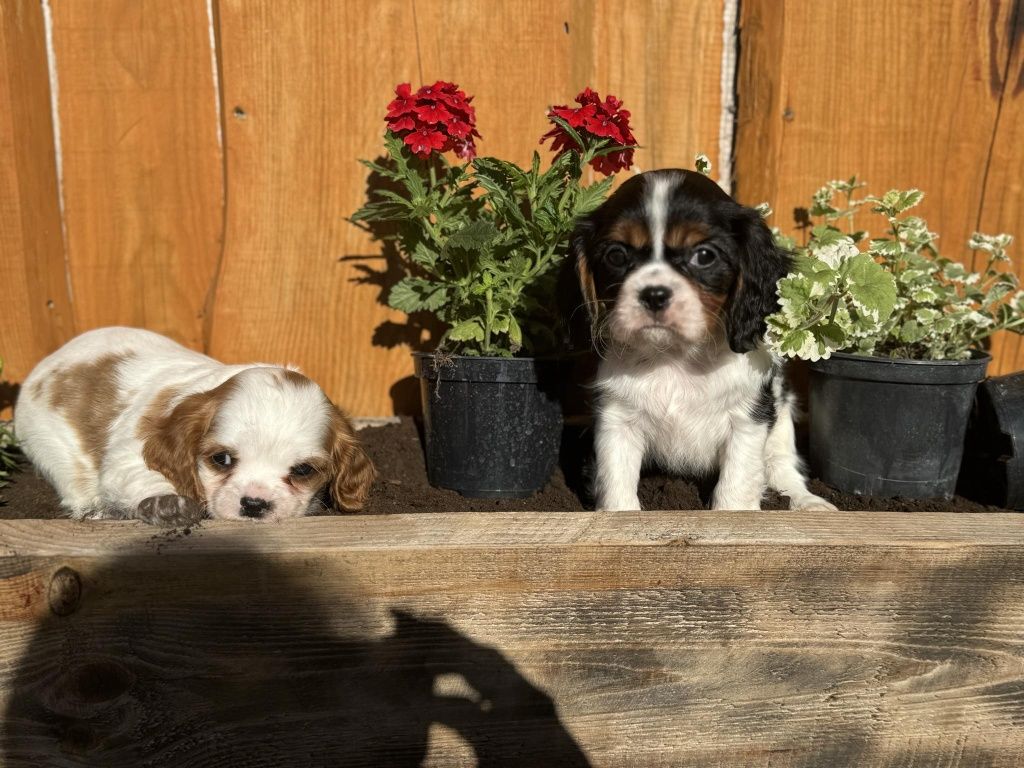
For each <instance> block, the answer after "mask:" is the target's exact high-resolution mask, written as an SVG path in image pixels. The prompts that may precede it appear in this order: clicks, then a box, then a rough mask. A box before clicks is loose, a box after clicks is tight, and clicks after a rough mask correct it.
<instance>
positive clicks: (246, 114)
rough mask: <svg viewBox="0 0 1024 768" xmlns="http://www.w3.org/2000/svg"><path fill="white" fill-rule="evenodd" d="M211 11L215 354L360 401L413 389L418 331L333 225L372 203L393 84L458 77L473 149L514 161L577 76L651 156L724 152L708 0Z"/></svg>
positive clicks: (714, 23)
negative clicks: (223, 176) (217, 269)
mask: <svg viewBox="0 0 1024 768" xmlns="http://www.w3.org/2000/svg"><path fill="white" fill-rule="evenodd" d="M219 15H220V39H221V47H222V50H221V57H222V62H223V70H224V82H223V88H224V96H225V104H226V105H227V114H228V117H227V133H226V144H227V147H228V155H227V190H228V221H227V241H226V251H225V257H224V263H223V270H222V273H221V278H220V281H219V284H218V287H217V292H216V298H215V302H214V316H213V323H212V336H211V347H210V351H211V352H212V353H213V354H214V355H215V356H220V357H224V358H226V359H229V360H251V359H265V360H273V361H281V360H287V361H290V362H294V363H297V364H299V365H300V366H301V367H302V368H303V369H304V370H305V371H306V372H307V373H308V374H310V375H311V376H313V377H314V378H315V379H316V380H317V381H319V382H320V383H321V384H322V385H323V386H324V387H325V389H326V390H327V392H328V393H329V394H330V395H331V396H332V397H333V398H335V399H336V400H337V401H338V402H339V403H340V404H341V405H342V406H344V407H345V408H346V409H347V410H349V411H350V412H352V413H357V414H361V415H381V414H390V413H392V412H395V411H396V410H397V411H399V412H409V411H414V410H415V409H416V403H417V402H418V394H417V393H416V390H415V387H414V386H413V387H410V385H411V384H412V382H411V381H410V378H409V377H410V374H411V372H412V362H411V360H410V358H409V351H410V348H411V347H414V346H417V345H419V344H420V343H421V341H422V340H423V337H422V336H421V334H420V332H419V330H418V329H410V328H409V327H408V326H407V325H406V323H405V318H404V316H403V315H402V314H400V313H397V312H392V311H389V310H387V309H385V308H384V307H382V306H381V304H380V302H381V300H382V298H383V297H384V296H385V295H386V294H385V291H384V290H382V288H381V285H380V281H381V280H382V279H383V280H385V281H387V280H389V279H392V278H394V274H393V273H391V274H386V269H385V265H384V262H383V260H382V259H380V258H378V255H379V254H380V247H379V245H377V244H374V243H372V242H370V241H369V239H368V238H367V237H366V236H365V235H364V234H363V233H362V232H360V231H359V230H357V229H356V228H355V227H354V226H352V225H351V224H349V223H347V222H346V221H345V220H344V217H345V216H347V215H349V214H350V213H351V212H353V211H354V210H355V209H356V208H357V207H358V206H359V205H360V204H361V203H362V201H363V200H364V199H365V195H366V173H365V171H364V170H363V169H362V168H361V167H360V166H358V165H357V164H356V162H355V159H356V158H359V157H366V158H368V157H375V156H377V155H378V154H379V153H380V151H381V149H382V144H381V136H382V129H383V122H382V119H381V118H382V115H383V112H384V107H385V105H386V104H387V102H388V100H389V99H390V98H391V94H392V89H393V88H394V85H395V84H396V83H398V82H402V81H408V82H412V83H413V84H418V83H420V82H433V81H434V80H436V79H446V80H452V81H456V82H458V83H459V84H460V85H461V86H462V87H463V88H464V89H465V90H466V91H467V92H468V93H470V94H474V95H475V96H476V101H475V106H476V107H477V113H478V119H479V128H480V132H481V133H482V134H483V140H482V141H481V142H479V148H480V151H481V153H484V154H495V155H498V156H502V157H507V158H510V159H514V160H517V161H520V162H526V161H527V160H528V159H529V157H530V154H531V153H532V151H533V150H534V149H535V148H537V146H538V145H537V142H538V140H539V138H540V136H541V135H542V134H543V133H544V131H545V130H546V127H545V125H546V121H545V118H544V113H545V110H546V108H547V107H548V106H549V105H551V104H553V103H565V102H568V101H571V100H572V97H573V96H574V95H575V94H576V93H577V92H578V91H579V90H580V89H581V88H582V87H583V86H584V85H587V84H590V85H592V86H594V87H595V88H597V89H599V90H600V91H601V92H602V93H604V92H607V91H609V90H610V91H612V92H614V93H615V94H616V95H618V96H619V97H621V98H622V99H624V100H625V102H626V104H627V105H628V107H629V109H630V110H631V111H632V112H633V114H634V123H635V124H636V127H637V130H636V133H637V135H638V136H639V137H640V139H641V141H642V143H643V144H645V146H648V147H649V149H647V150H645V151H644V152H641V153H639V154H638V158H639V160H640V162H641V164H642V165H643V166H644V167H653V165H655V164H688V163H689V162H690V161H691V160H692V156H693V154H694V153H695V152H696V151H697V150H699V149H704V150H706V151H709V152H711V154H712V155H715V154H716V148H717V140H718V139H717V136H718V116H719V110H718V108H717V106H716V105H717V103H718V98H719V97H718V72H719V68H720V60H721V2H720V0H715V1H711V0H707V1H706V2H697V3H683V4H679V3H664V2H653V1H652V2H644V3H631V4H629V12H628V14H627V12H626V4H624V3H622V2H601V3H597V4H594V3H584V2H568V1H567V0H560V1H559V2H543V1H542V0H529V1H528V2H505V1H502V2H490V3H486V4H481V3H476V2H470V1H469V0H460V1H459V2H440V0H416V2H410V1H409V0H402V1H401V2H399V1H398V0H395V1H393V2H380V3H373V4H359V3H330V2H309V3H302V4H301V5H291V6H286V5H282V4H280V3H272V2H266V1H264V2H241V0H224V1H223V2H221V3H220V14H219ZM625 15H628V16H629V17H630V19H631V20H630V22H629V23H628V24H623V23H621V21H622V19H623V17H624V16H625ZM270 38H273V40H274V44H273V45H267V44H266V40H268V39H270ZM676 46H681V47H685V48H686V49H687V54H686V55H680V54H679V48H678V47H676ZM676 78H681V79H682V80H684V81H686V82H687V83H688V85H687V90H688V95H687V98H685V99H682V98H679V96H678V92H677V89H678V82H677V81H676ZM360 256H363V257H367V258H366V259H363V260H360V259H358V258H357V257H360ZM368 272H369V273H370V274H369V275H368Z"/></svg>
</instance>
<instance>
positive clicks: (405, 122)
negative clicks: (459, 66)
mask: <svg viewBox="0 0 1024 768" xmlns="http://www.w3.org/2000/svg"><path fill="white" fill-rule="evenodd" d="M395 94H396V98H395V99H394V100H393V101H392V102H391V103H390V104H389V105H388V110H387V117H386V122H387V131H386V133H385V135H384V145H385V148H386V152H387V154H386V156H385V157H384V158H382V159H380V160H377V161H366V160H364V161H361V162H362V163H363V165H365V166H366V167H367V168H369V169H370V170H371V171H372V172H373V173H374V174H375V175H376V176H377V177H378V178H379V179H380V180H381V182H382V183H381V184H379V185H377V186H375V187H374V188H372V189H371V192H370V195H369V200H368V201H367V202H366V204H365V205H363V206H362V207H361V208H360V209H359V210H358V211H356V212H355V213H354V214H353V215H352V217H351V220H352V221H353V222H356V223H359V224H360V225H362V226H364V227H367V228H369V227H368V226H367V225H369V224H376V225H378V228H377V229H374V230H372V231H374V233H375V234H376V235H377V236H378V237H380V238H381V239H385V240H390V241H393V242H394V243H395V245H396V250H397V254H398V256H397V258H398V259H399V261H400V264H399V267H400V269H401V271H402V273H403V274H404V276H403V278H402V279H401V280H399V281H398V282H397V283H396V284H395V285H394V287H392V288H391V291H390V293H389V294H388V297H387V302H388V305H389V306H391V307H392V308H394V309H398V310H401V311H403V312H406V313H415V312H429V313H432V314H433V315H435V316H436V317H437V318H438V319H440V320H441V321H442V322H444V323H445V324H446V325H447V326H448V327H447V330H446V331H445V332H444V335H443V336H442V337H441V340H440V344H439V349H441V350H447V351H451V352H458V353H460V354H467V355H494V356H500V357H511V356H512V355H514V354H516V353H517V352H519V351H520V350H525V351H526V352H528V353H530V354H536V353H540V352H544V351H547V350H550V349H552V348H554V346H555V345H556V342H557V339H556V335H555V333H554V331H553V329H554V328H555V327H556V313H555V308H554V306H553V305H554V301H553V298H554V290H555V281H556V275H557V272H558V267H559V265H560V264H561V262H562V260H563V259H564V258H565V255H566V253H567V251H568V239H569V234H570V233H571V231H572V227H573V225H574V222H575V220H576V218H577V217H579V216H583V215H585V214H587V213H589V212H591V211H593V210H594V209H596V208H597V207H598V206H599V205H600V204H601V202H602V201H603V200H604V198H605V196H606V195H607V193H608V190H609V188H610V187H611V184H612V180H613V177H612V175H611V174H613V173H615V172H616V171H618V170H623V169H627V168H629V167H630V165H631V164H632V157H633V150H634V148H635V147H636V140H635V139H634V138H633V134H632V132H631V131H630V127H629V112H627V111H626V110H624V109H622V103H621V102H620V101H619V100H618V99H616V98H615V97H613V96H608V97H607V98H606V99H604V100H603V101H602V100H601V99H600V97H599V96H598V94H596V93H595V92H593V91H591V90H590V89H589V88H588V89H586V90H584V91H583V92H582V93H580V94H579V95H578V96H577V97H576V101H577V103H578V104H579V107H575V108H570V107H568V106H555V107H552V108H551V109H550V110H549V112H548V119H549V120H550V122H551V124H552V127H551V130H549V131H548V132H547V133H546V134H545V135H544V136H543V137H542V138H541V140H540V141H541V143H544V142H545V141H546V140H547V139H549V138H550V139H552V143H551V149H552V150H553V151H554V152H555V156H554V158H553V159H552V161H551V164H550V166H549V167H548V168H547V169H545V170H541V158H540V155H539V154H538V153H537V152H534V153H533V159H532V162H531V165H530V167H529V168H526V169H523V168H520V167H519V166H517V165H516V164H514V163H510V162H508V161H505V160H501V159H499V158H496V157H477V156H476V145H475V141H474V139H475V138H480V134H479V133H477V130H476V112H475V110H474V108H473V107H472V106H471V102H472V98H471V97H468V96H466V94H465V93H464V92H463V91H462V90H460V89H459V88H458V86H456V85H454V84H452V83H446V82H443V81H439V82H437V83H434V84H433V85H430V86H424V87H422V88H420V89H419V90H418V91H416V92H415V93H413V91H412V88H411V86H409V85H408V84H401V85H399V86H398V87H397V88H396V89H395ZM448 152H452V153H454V154H455V155H456V157H458V158H461V160H462V162H455V163H453V162H451V161H449V159H448V158H447V157H446V156H445V154H446V153H448ZM587 165H590V166H592V167H593V168H594V169H595V170H597V171H598V172H599V173H602V174H605V175H606V178H604V179H602V180H601V181H598V182H595V183H593V184H589V185H587V184H584V183H583V182H582V178H583V172H584V170H585V168H586V166H587ZM382 224H385V225H387V226H388V227H389V228H387V229H386V230H383V231H382V229H381V228H380V226H379V225H382Z"/></svg>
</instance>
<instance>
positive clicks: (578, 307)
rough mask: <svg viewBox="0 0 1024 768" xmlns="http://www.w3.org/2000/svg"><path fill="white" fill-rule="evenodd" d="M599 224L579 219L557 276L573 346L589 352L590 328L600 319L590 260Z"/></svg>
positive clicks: (559, 295)
mask: <svg viewBox="0 0 1024 768" xmlns="http://www.w3.org/2000/svg"><path fill="white" fill-rule="evenodd" d="M595 228H596V225H595V223H594V221H593V219H592V218H590V217H587V218H583V219H580V220H579V221H578V222H577V223H576V229H575V230H573V233H572V236H571V237H570V239H569V254H568V257H567V258H566V260H565V261H564V262H563V263H562V270H561V272H560V274H559V276H558V302H559V306H560V310H561V315H562V318H563V321H564V324H565V328H566V330H567V332H568V335H569V342H570V346H571V347H573V348H576V349H587V348H589V347H590V345H591V329H592V328H593V326H594V324H595V323H596V322H597V319H598V312H599V310H600V304H599V302H598V300H597V288H596V286H595V285H594V275H593V273H592V272H591V269H590V264H589V262H588V260H587V252H588V251H589V249H590V245H591V242H592V240H593V237H594V231H595Z"/></svg>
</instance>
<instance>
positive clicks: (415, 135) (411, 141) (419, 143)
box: [404, 126, 446, 157]
mask: <svg viewBox="0 0 1024 768" xmlns="http://www.w3.org/2000/svg"><path fill="white" fill-rule="evenodd" d="M404 141H405V143H406V144H408V145H409V149H411V150H412V151H413V154H414V155H416V156H417V157H430V153H431V152H433V151H434V150H435V149H441V148H442V147H443V146H444V145H445V141H446V140H445V135H444V134H443V133H441V132H440V131H432V130H430V129H429V128H427V127H426V126H420V127H419V128H417V129H416V130H415V131H413V132H412V133H409V134H406V136H405V139H404Z"/></svg>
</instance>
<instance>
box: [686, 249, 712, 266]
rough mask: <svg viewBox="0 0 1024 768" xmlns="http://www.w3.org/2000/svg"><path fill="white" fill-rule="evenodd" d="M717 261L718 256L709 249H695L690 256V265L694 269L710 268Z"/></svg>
mask: <svg viewBox="0 0 1024 768" xmlns="http://www.w3.org/2000/svg"><path fill="white" fill-rule="evenodd" d="M717 260H718V254H717V253H715V252H714V251H712V250H711V249H710V248H703V247H700V248H697V249H696V250H695V251H694V252H693V255H692V256H690V264H691V265H693V266H695V267H710V266H711V265H712V264H714V263H715V261H717Z"/></svg>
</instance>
